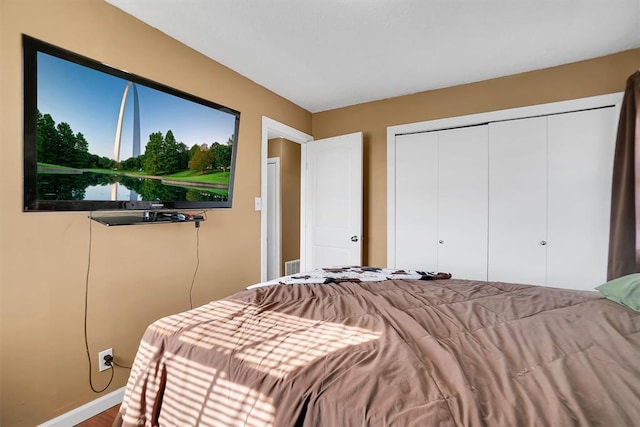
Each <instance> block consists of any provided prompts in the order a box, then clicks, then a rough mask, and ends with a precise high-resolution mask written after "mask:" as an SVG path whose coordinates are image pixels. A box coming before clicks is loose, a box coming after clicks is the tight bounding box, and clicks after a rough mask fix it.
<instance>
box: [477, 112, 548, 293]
mask: <svg viewBox="0 0 640 427" xmlns="http://www.w3.org/2000/svg"><path fill="white" fill-rule="evenodd" d="M489 138H490V142H489V263H488V279H489V280H490V281H503V282H514V283H529V284H537V285H544V284H545V282H546V278H545V272H546V259H547V255H546V254H547V251H546V247H547V246H546V240H547V230H546V223H547V118H546V117H536V118H529V119H520V120H510V121H503V122H495V123H491V124H489Z"/></svg>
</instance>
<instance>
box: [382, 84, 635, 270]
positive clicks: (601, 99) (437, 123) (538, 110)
mask: <svg viewBox="0 0 640 427" xmlns="http://www.w3.org/2000/svg"><path fill="white" fill-rule="evenodd" d="M622 97H623V93H622V92H617V93H611V94H606V95H597V96H590V97H587V98H578V99H571V100H567V101H559V102H551V103H548V104H539V105H531V106H526V107H519V108H510V109H506V110H497V111H490V112H486V113H478V114H470V115H466V116H458V117H449V118H445V119H436V120H427V121H423V122H417V123H408V124H404V125H397V126H389V127H387V267H389V268H402V267H403V266H401V265H400V266H397V265H396V241H395V238H396V211H395V205H396V190H395V188H396V180H395V171H396V155H395V153H396V152H395V144H396V135H403V134H408V133H420V132H429V131H434V130H444V129H450V128H455V127H463V126H473V125H478V124H483V123H489V122H495V121H502V120H513V119H522V118H528V117H536V116H548V115H551V114H561V113H567V112H571V111H579V110H588V109H593V108H601V107H608V106H613V107H614V108H615V114H616V117H618V116H619V115H620V108H621V106H622ZM616 128H617V126H616ZM615 133H616V129H615V128H614V129H612V138H613V140H614V141H615Z"/></svg>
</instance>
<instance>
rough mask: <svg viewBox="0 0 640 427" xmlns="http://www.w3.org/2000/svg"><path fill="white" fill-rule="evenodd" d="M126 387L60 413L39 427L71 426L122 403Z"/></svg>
mask: <svg viewBox="0 0 640 427" xmlns="http://www.w3.org/2000/svg"><path fill="white" fill-rule="evenodd" d="M124 389H125V388H124V387H122V388H119V389H117V390H115V391H112V392H111V393H109V394H105V395H104V396H102V397H99V398H97V399H96V400H93V401H91V402H89V403H86V404H84V405H82V406H80V407H79V408H76V409H73V410H71V411H69V412H67V413H65V414H62V415H60V416H59V417H56V418H54V419H52V420H49V421H46V422H44V423H42V424H40V426H39V427H70V426H74V425H76V424H79V423H81V422H83V421H86V420H88V419H89V418H91V417H93V416H95V415H98V414H99V413H100V412H104V411H106V410H107V409H109V408H111V407H113V406H116V405H117V404H119V403H122V399H123V398H124Z"/></svg>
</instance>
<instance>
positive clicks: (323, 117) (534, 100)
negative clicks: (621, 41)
mask: <svg viewBox="0 0 640 427" xmlns="http://www.w3.org/2000/svg"><path fill="white" fill-rule="evenodd" d="M638 67H640V49H635V50H629V51H626V52H622V53H619V54H615V55H609V56H606V57H603V58H598V59H593V60H588V61H582V62H577V63H573V64H568V65H563V66H559V67H554V68H548V69H544V70H539V71H534V72H529V73H523V74H518V75H513V76H508V77H503V78H499V79H493V80H487V81H483V82H478V83H472V84H467V85H462V86H456V87H451V88H446V89H440V90H433V91H428V92H422V93H419V94H415V95H408V96H403V97H398V98H391V99H387V100H382V101H376V102H370V103H366V104H360V105H355V106H352V107H346V108H340V109H336V110H330V111H326V112H321V113H316V114H314V115H313V131H312V135H313V136H314V138H315V139H321V138H327V137H331V136H336V135H342V134H346V133H351V132H357V131H362V132H363V133H364V235H365V240H364V248H363V263H364V264H368V265H373V266H385V265H386V261H387V252H386V251H387V247H386V245H387V232H386V230H387V229H386V226H387V222H386V221H387V188H386V187H387V183H386V169H387V164H386V162H387V139H386V138H387V135H386V131H387V127H388V126H393V125H399V124H405V123H414V122H420V121H426V120H433V119H440V118H445V117H455V116H461V115H465V114H474V113H480V112H487V111H495V110H502V109H508V108H515V107H522V106H527V105H535V104H543V103H548V102H555V101H562V100H568V99H575V98H582V97H588V96H595V95H602V94H607V93H614V92H622V91H624V88H625V81H626V79H627V78H628V77H629V76H630V75H631V74H632V73H633V72H635V70H637V69H638ZM381 84H384V83H383V82H382V83H381Z"/></svg>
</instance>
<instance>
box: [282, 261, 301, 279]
mask: <svg viewBox="0 0 640 427" xmlns="http://www.w3.org/2000/svg"><path fill="white" fill-rule="evenodd" d="M296 273H300V260H299V259H294V260H293V261H287V262H285V263H284V275H285V276H289V275H291V274H296Z"/></svg>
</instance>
